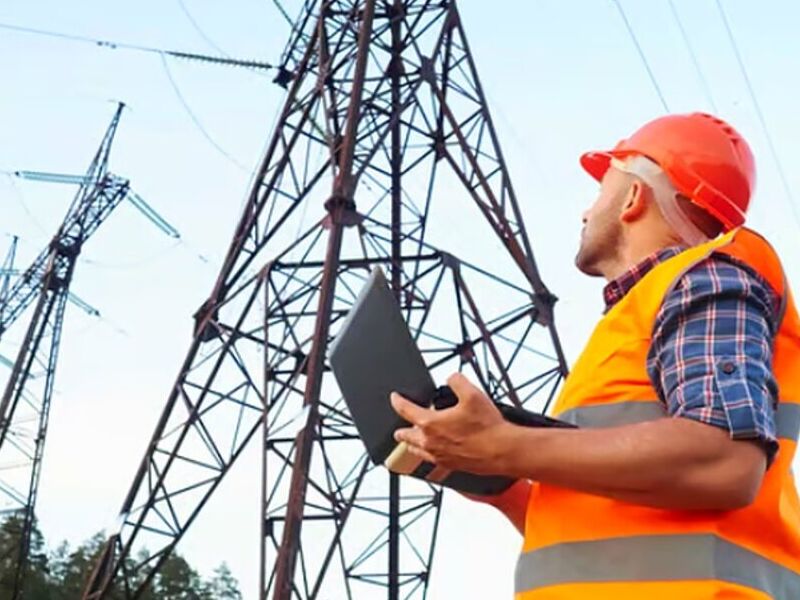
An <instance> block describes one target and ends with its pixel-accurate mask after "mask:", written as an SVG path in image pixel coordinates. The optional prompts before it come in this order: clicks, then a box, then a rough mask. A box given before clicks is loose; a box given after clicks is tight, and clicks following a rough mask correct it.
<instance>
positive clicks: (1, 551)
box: [0, 514, 50, 600]
mask: <svg viewBox="0 0 800 600" xmlns="http://www.w3.org/2000/svg"><path fill="white" fill-rule="evenodd" d="M23 524H24V518H23V516H22V515H20V514H12V515H10V516H8V517H6V518H5V519H4V520H3V521H2V522H0V598H11V597H12V596H13V593H14V581H15V578H16V573H17V563H18V560H19V552H20V542H21V539H22V528H23ZM48 580H49V565H48V560H47V554H46V553H45V551H44V538H43V537H42V533H41V532H40V531H39V528H38V526H37V524H36V522H35V521H34V523H33V529H32V531H31V539H30V550H29V555H28V563H27V569H26V573H25V578H24V580H23V582H24V586H25V587H24V589H25V599H26V600H49V599H50V594H49V592H50V590H49V581H48Z"/></svg>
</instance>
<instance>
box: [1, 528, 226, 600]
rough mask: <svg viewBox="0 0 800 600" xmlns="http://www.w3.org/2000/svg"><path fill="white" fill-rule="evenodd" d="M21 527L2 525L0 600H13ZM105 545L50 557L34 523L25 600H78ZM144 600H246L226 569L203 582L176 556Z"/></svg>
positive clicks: (142, 556) (111, 599) (144, 556)
mask: <svg viewBox="0 0 800 600" xmlns="http://www.w3.org/2000/svg"><path fill="white" fill-rule="evenodd" d="M22 524H23V520H22V517H20V516H18V515H11V516H8V517H6V518H5V519H4V520H2V521H0V600H5V599H6V598H11V597H13V593H14V578H15V575H16V567H17V558H18V556H19V543H20V539H21V533H22ZM105 541H106V536H105V534H104V533H103V532H100V533H97V534H96V535H94V536H92V537H91V538H89V539H88V540H86V541H85V542H83V543H82V544H81V545H80V546H78V547H77V548H75V549H74V550H73V549H71V548H70V546H69V544H67V542H62V543H61V544H60V545H59V546H58V547H57V548H56V549H55V550H54V551H52V552H51V553H50V554H49V555H48V553H47V552H46V550H45V542H44V537H43V536H42V534H41V532H40V531H39V529H38V528H37V527H36V525H35V523H34V528H33V531H32V532H31V545H30V555H29V559H28V569H27V572H26V577H25V580H24V598H25V600H75V599H76V598H80V596H81V593H82V592H83V588H84V585H85V583H86V579H87V577H88V576H89V573H90V571H91V569H92V568H93V567H94V565H95V564H96V562H97V558H98V557H99V555H100V553H101V552H102V551H103V548H104V546H105ZM150 558H151V557H150V555H149V554H148V552H147V550H142V551H141V552H139V554H137V555H136V556H135V557H127V558H126V561H125V562H126V566H127V567H128V568H131V567H132V566H133V564H134V563H139V562H145V561H147V560H149V559H150ZM108 600H124V594H122V593H121V592H120V591H119V590H118V589H114V588H112V590H111V592H110V594H109V595H108ZM140 600H242V595H241V593H240V592H239V589H238V582H237V581H236V578H235V577H234V576H233V575H232V574H231V571H230V569H229V568H228V566H227V565H226V564H225V563H222V564H221V565H220V566H219V567H217V568H216V569H215V570H214V573H213V576H212V577H211V579H209V580H208V581H203V579H201V577H200V576H199V575H198V574H197V572H196V571H195V570H194V569H193V568H192V567H191V566H190V565H189V563H188V562H187V561H186V560H185V559H184V558H183V557H182V556H181V555H179V554H177V553H172V554H171V555H170V556H169V558H167V559H166V560H165V561H164V564H163V565H162V567H161V569H160V570H159V572H158V573H157V574H156V576H155V577H154V579H153V582H152V583H151V585H150V586H149V588H148V590H147V591H146V592H145V593H144V594H143V595H142V596H141V598H140Z"/></svg>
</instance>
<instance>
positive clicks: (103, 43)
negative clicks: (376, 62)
mask: <svg viewBox="0 0 800 600" xmlns="http://www.w3.org/2000/svg"><path fill="white" fill-rule="evenodd" d="M0 29H6V30H8V31H15V32H17V33H25V34H30V35H38V36H44V37H51V38H56V39H61V40H67V41H72V42H83V43H86V44H93V45H95V46H98V47H100V48H107V49H111V50H118V49H119V50H132V51H135V52H146V53H149V54H159V55H160V56H161V57H162V58H163V57H165V56H170V57H173V58H181V59H184V60H191V61H197V62H205V63H211V64H217V65H224V66H229V67H243V68H247V69H257V70H261V71H265V70H269V69H274V68H275V66H274V65H271V64H270V63H265V62H261V61H257V60H241V59H238V58H230V57H225V56H209V55H207V54H197V53H195V52H183V51H181V50H164V49H162V48H154V47H151V46H141V45H139V44H127V43H125V42H113V41H108V40H101V39H97V38H92V37H87V36H82V35H74V34H71V33H62V32H58V31H49V30H46V29H36V28H33V27H23V26H20V25H13V24H9V23H0Z"/></svg>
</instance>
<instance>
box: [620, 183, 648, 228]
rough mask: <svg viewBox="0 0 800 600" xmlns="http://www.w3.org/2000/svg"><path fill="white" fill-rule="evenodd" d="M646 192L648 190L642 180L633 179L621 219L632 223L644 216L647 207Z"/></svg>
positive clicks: (623, 204)
mask: <svg viewBox="0 0 800 600" xmlns="http://www.w3.org/2000/svg"><path fill="white" fill-rule="evenodd" d="M646 194H647V191H646V190H645V187H644V185H643V184H642V182H641V181H633V182H632V183H631V186H630V188H628V193H627V194H626V195H625V201H624V202H623V203H622V210H621V211H620V214H619V220H620V221H622V222H623V223H632V222H634V221H637V220H638V219H640V218H642V216H643V215H644V213H645V210H646V209H647V198H646Z"/></svg>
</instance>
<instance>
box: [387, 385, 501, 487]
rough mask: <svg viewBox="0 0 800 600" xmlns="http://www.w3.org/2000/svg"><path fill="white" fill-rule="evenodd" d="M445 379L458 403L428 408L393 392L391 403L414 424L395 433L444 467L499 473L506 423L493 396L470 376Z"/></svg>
mask: <svg viewBox="0 0 800 600" xmlns="http://www.w3.org/2000/svg"><path fill="white" fill-rule="evenodd" d="M447 384H448V385H449V386H450V388H451V389H452V390H453V392H454V393H455V395H456V396H457V397H458V404H456V406H454V407H452V408H448V409H445V410H439V411H437V410H431V409H426V408H422V407H420V406H418V405H417V404H414V403H413V402H411V401H409V400H407V399H406V398H403V397H402V396H401V395H400V394H398V393H393V394H392V396H391V402H392V407H393V408H394V409H395V411H396V412H397V414H399V415H400V416H401V417H403V418H404V419H405V420H406V421H408V422H409V423H411V424H412V425H413V427H409V428H404V429H398V430H397V431H395V434H394V438H395V440H397V441H398V442H405V443H406V444H407V445H408V447H409V451H410V452H411V453H413V454H415V455H416V456H419V457H420V458H422V459H423V460H426V461H428V462H431V463H434V464H436V465H440V466H442V467H444V468H447V469H451V470H458V471H467V472H470V473H478V474H483V475H489V474H491V475H503V474H504V473H503V468H504V463H505V444H504V443H503V442H504V438H505V437H506V436H505V434H506V433H507V431H508V427H513V425H511V424H510V423H508V422H507V421H506V420H505V419H504V418H503V416H502V415H501V414H500V411H499V410H497V407H496V406H495V405H494V404H493V403H492V401H491V400H490V399H489V398H488V397H487V396H486V395H485V394H484V393H483V392H482V391H481V390H480V389H479V388H477V387H475V386H474V385H472V383H470V382H469V380H468V379H467V378H466V377H464V376H463V375H461V374H460V373H456V374H455V375H452V376H451V377H450V378H449V379H448V380H447Z"/></svg>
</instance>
